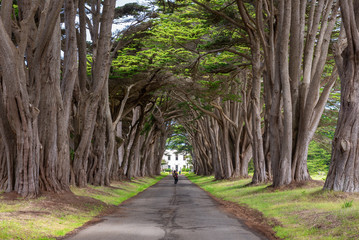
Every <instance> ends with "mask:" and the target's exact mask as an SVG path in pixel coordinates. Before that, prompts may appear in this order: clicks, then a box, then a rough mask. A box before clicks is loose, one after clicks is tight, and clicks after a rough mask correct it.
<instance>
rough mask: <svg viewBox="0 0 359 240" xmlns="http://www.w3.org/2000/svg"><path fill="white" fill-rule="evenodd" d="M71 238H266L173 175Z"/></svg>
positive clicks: (136, 239) (242, 239)
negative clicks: (174, 181)
mask: <svg viewBox="0 0 359 240" xmlns="http://www.w3.org/2000/svg"><path fill="white" fill-rule="evenodd" d="M67 239H69V240H85V239H86V240H92V239H94V240H95V239H96V240H98V239H108V240H112V239H113V240H115V239H116V240H172V239H173V240H190V239H195V240H263V239H266V238H264V237H262V236H261V235H260V234H259V233H255V232H254V231H252V230H250V229H249V228H248V227H246V226H245V225H244V224H243V223H242V222H241V220H239V219H237V218H236V217H234V216H230V215H229V214H228V213H226V212H224V211H223V210H221V209H220V208H219V204H218V203H217V202H216V201H215V200H213V199H212V198H211V197H210V196H209V195H208V194H207V193H206V192H205V191H203V190H202V189H200V188H199V187H197V186H196V185H194V184H193V183H191V182H190V181H189V180H187V179H186V178H185V177H184V176H179V181H178V184H177V185H175V184H174V183H173V178H172V176H168V177H165V178H164V179H162V180H161V181H160V182H158V183H157V184H155V185H154V186H152V187H150V188H148V189H146V190H145V191H144V192H142V193H140V194H138V195H137V196H136V197H134V198H132V199H130V200H129V201H126V202H124V203H123V204H121V205H119V206H118V209H117V210H116V211H115V212H114V213H113V214H111V215H109V216H106V217H103V221H101V222H99V223H97V224H95V225H92V226H89V227H87V228H85V229H83V230H81V231H79V232H78V233H77V234H76V235H73V236H71V237H69V238H67Z"/></svg>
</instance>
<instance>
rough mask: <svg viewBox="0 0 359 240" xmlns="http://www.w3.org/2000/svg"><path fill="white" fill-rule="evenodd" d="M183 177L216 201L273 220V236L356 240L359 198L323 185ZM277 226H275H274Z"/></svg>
mask: <svg viewBox="0 0 359 240" xmlns="http://www.w3.org/2000/svg"><path fill="white" fill-rule="evenodd" d="M187 177H188V178H189V179H190V180H191V181H192V182H194V183H195V184H197V185H198V186H200V187H201V188H202V189H204V190H205V191H208V192H210V193H211V194H212V195H214V196H215V197H217V198H220V199H223V200H226V201H230V202H235V203H238V204H239V205H241V206H246V207H248V208H252V209H256V210H258V211H260V212H262V213H263V215H264V217H266V218H267V219H275V222H274V223H272V224H271V225H272V226H273V229H274V231H275V232H276V236H278V237H280V238H282V239H293V240H299V239H300V240H304V239H305V240H307V239H311V240H319V239H320V240H333V239H336V240H339V239H340V240H344V239H345V240H347V239H359V194H357V193H355V194H348V193H339V192H332V191H324V190H322V184H323V182H319V181H313V182H310V183H307V184H305V185H302V186H298V185H297V186H295V187H293V186H292V187H287V188H283V189H273V188H271V187H269V185H259V186H253V185H249V183H250V182H251V179H242V180H220V181H216V180H215V179H214V177H213V176H209V177H203V176H196V175H194V174H189V175H187ZM278 223H279V224H278Z"/></svg>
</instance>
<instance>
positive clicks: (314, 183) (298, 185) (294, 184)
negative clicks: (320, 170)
mask: <svg viewBox="0 0 359 240" xmlns="http://www.w3.org/2000/svg"><path fill="white" fill-rule="evenodd" d="M323 186H324V181H320V180H309V181H303V182H292V183H291V184H289V185H286V186H283V187H277V188H275V187H273V185H270V186H268V187H267V189H268V190H269V191H277V190H279V191H285V190H294V189H298V188H314V187H323Z"/></svg>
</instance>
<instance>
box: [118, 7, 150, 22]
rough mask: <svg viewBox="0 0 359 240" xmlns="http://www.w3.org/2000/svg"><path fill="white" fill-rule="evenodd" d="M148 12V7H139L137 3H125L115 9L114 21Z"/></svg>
mask: <svg viewBox="0 0 359 240" xmlns="http://www.w3.org/2000/svg"><path fill="white" fill-rule="evenodd" d="M147 10H148V7H146V6H143V5H139V4H138V3H127V4H125V5H123V6H121V7H117V8H116V9H115V19H117V18H123V17H125V16H138V15H139V14H140V13H141V12H145V11H147Z"/></svg>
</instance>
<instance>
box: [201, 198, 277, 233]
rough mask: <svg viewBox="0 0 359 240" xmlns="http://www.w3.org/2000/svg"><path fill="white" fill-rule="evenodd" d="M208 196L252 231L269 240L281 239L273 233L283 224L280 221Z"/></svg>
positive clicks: (242, 206) (245, 207) (236, 204)
mask: <svg viewBox="0 0 359 240" xmlns="http://www.w3.org/2000/svg"><path fill="white" fill-rule="evenodd" d="M207 193H208V192H207ZM208 194H209V195H210V196H211V197H212V198H213V199H214V200H215V201H217V202H218V203H219V204H220V207H221V208H222V209H223V210H224V211H226V212H228V213H229V214H232V215H234V216H236V217H237V218H239V219H240V220H241V221H243V222H244V224H245V225H246V226H248V227H249V228H250V229H253V230H255V231H256V232H259V233H261V234H262V235H263V236H265V237H266V238H268V239H269V240H280V239H281V238H279V237H276V236H275V232H274V231H273V227H275V226H281V223H280V222H279V221H278V220H276V219H274V218H266V217H264V216H263V214H262V212H260V211H258V210H255V209H252V208H249V207H247V206H244V205H239V204H238V203H234V202H230V201H226V200H223V199H220V198H217V197H215V196H213V195H212V194H210V193H208Z"/></svg>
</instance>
